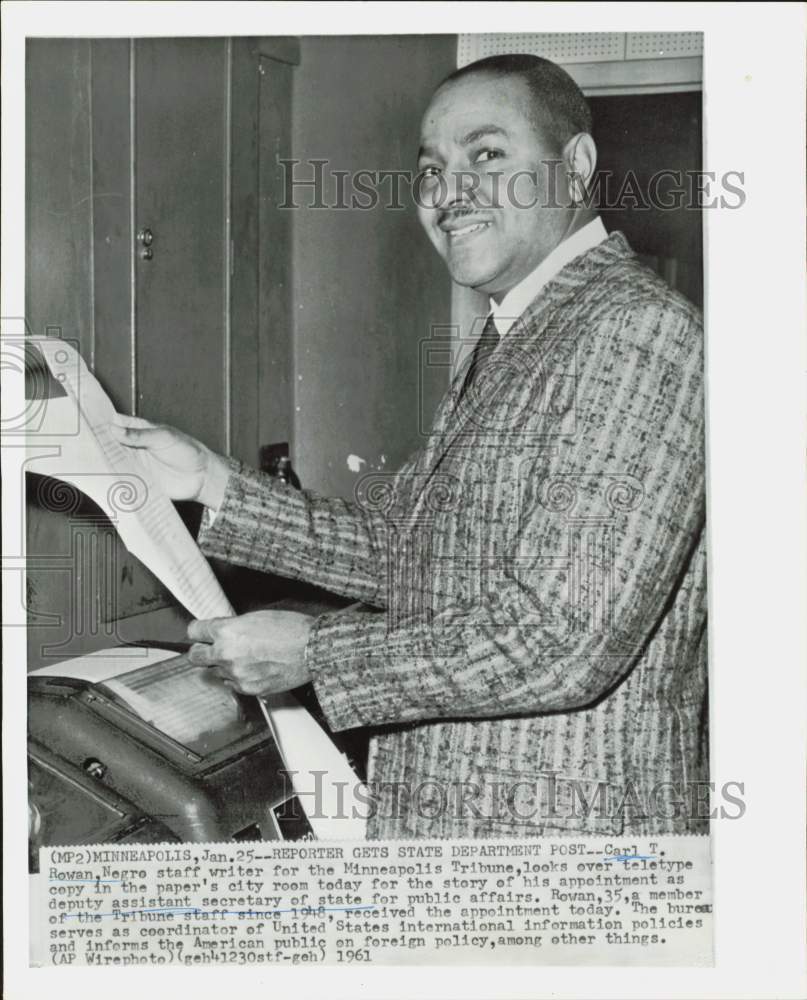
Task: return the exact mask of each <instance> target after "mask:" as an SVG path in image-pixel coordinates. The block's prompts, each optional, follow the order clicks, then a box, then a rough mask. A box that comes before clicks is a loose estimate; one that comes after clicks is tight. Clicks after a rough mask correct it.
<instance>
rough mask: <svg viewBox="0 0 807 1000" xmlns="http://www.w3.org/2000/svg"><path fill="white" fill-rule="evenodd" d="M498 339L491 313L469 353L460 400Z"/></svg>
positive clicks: (494, 348) (477, 375)
mask: <svg viewBox="0 0 807 1000" xmlns="http://www.w3.org/2000/svg"><path fill="white" fill-rule="evenodd" d="M500 340H501V337H500V336H499V331H498V330H497V329H496V324H495V323H494V321H493V313H491V314H490V315H489V316H488V318H487V322H486V323H485V326H484V329H483V330H482V336H481V337H480V338H479V340H478V341H477V342H476V346H475V347H474V350H473V354H472V355H471V363H470V365H469V366H468V371H467V372H466V374H465V381H464V382H463V383H462V388H461V389H460V394H459V399H460V400H462V399H463V398H464V397H465V394H466V393H467V392H468V391H469V390H470V388H471V386H472V385H473V384H474V382H475V381H476V379H477V378H478V377H479V374H480V372H481V371H482V370H483V369H484V367H485V365H486V364H487V361H488V359H489V358H490V355H491V354H492V353H493V352H494V351H495V350H496V347H497V346H498V344H499V341H500Z"/></svg>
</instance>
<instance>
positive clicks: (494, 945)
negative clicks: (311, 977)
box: [31, 837, 712, 966]
mask: <svg viewBox="0 0 807 1000" xmlns="http://www.w3.org/2000/svg"><path fill="white" fill-rule="evenodd" d="M622 840H624V842H621V841H620V842H618V843H617V842H614V841H613V840H607V839H604V838H603V839H602V840H600V839H597V838H590V837H589V838H580V839H568V838H548V839H546V840H542V841H419V842H417V843H414V842H394V843H392V842H378V843H362V844H356V843H342V844H336V843H334V844H324V843H323V844H317V843H314V842H305V843H296V844H291V843H282V842H258V843H249V844H247V843H245V844H237V843H226V844H179V845H177V844H166V845H152V844H143V845H94V846H78V847H63V848H53V847H49V848H43V849H42V850H41V853H40V874H39V875H36V876H32V877H31V964H32V965H34V966H54V965H67V966H76V965H88V966H110V965H121V966H134V965H144V966H157V965H161V966H168V965H173V966H202V965H210V964H227V963H230V964H236V965H259V966H260V965H269V964H276V965H277V964H284V965H304V964H315V963H327V964H339V963H341V964H354V963H382V964H383V963H386V964H396V965H404V964H411V965H422V964H428V963H431V964H485V965H493V964H508V963H509V964H513V963H519V964H544V965H550V964H557V965H562V964H584V965H690V966H692V965H701V966H702V965H710V964H712V897H711V858H710V842H709V838H708V837H658V838H644V839H637V838H622Z"/></svg>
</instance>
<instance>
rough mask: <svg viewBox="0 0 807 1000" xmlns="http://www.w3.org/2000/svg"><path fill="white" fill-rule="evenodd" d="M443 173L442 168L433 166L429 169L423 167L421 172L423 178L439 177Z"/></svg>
mask: <svg viewBox="0 0 807 1000" xmlns="http://www.w3.org/2000/svg"><path fill="white" fill-rule="evenodd" d="M441 173H442V171H441V170H440V168H439V167H436V166H434V165H433V164H432V165H431V166H429V167H421V170H420V176H421V177H439V175H440V174H441Z"/></svg>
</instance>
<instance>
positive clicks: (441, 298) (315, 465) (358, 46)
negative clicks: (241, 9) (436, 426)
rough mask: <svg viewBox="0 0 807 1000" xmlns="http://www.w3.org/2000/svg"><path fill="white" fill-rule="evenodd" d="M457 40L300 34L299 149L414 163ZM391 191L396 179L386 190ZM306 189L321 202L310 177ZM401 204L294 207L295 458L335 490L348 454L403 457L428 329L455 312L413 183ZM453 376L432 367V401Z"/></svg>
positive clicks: (336, 162) (385, 163)
mask: <svg viewBox="0 0 807 1000" xmlns="http://www.w3.org/2000/svg"><path fill="white" fill-rule="evenodd" d="M456 44H457V42H456V36H453V35H443V36H428V35H427V36H422V37H415V36H411V37H406V36H403V37H401V36H398V37H386V38H385V37H356V38H342V39H340V40H339V43H338V44H334V41H333V39H329V38H302V39H301V51H300V65H299V67H298V68H297V70H296V72H295V78H294V117H293V132H292V148H293V150H294V155H295V157H296V158H298V159H300V160H303V161H305V160H311V159H325V160H327V161H328V164H327V166H326V168H325V175H326V176H328V174H329V173H331V172H332V171H334V170H346V171H350V172H351V173H353V172H355V171H358V170H362V169H367V170H373V171H380V170H406V169H408V170H412V171H414V170H415V169H416V164H417V151H418V139H419V132H420V118H421V115H422V113H423V111H424V110H425V108H426V105H427V103H428V101H429V99H430V97H431V94H432V92H433V90H434V88H435V86H436V85H437V84H438V83H439V82H440V81H441V80H442V78H443V77H445V76H447V75H448V73H450V72H451V71H452V70H453V69H454V68H455V66H456ZM295 169H296V171H297V173H295V177H298V176H299V177H301V178H310V177H312V176H313V169H312V168H309V167H307V166H304V165H303V164H300V165H299V166H298V167H296V168H295ZM390 189H391V182H390V181H388V182H387V183H386V184H385V185H383V186H382V187H381V193H382V196H383V194H385V193H387V194H389V193H390ZM346 190H347V195H348V199H349V195H350V193H351V189H350V188H349V187H348V188H346ZM326 191H327V193H326V196H325V199H324V200H325V201H326V203H327V204H331V205H333V204H335V203H337V191H336V184H335V181H334V180H333V177H331V182H330V183H329V185H328V187H327V189H326ZM300 197H301V201H302V203H304V204H310V202H311V200H312V196H311V194H310V192H308V191H306V190H305V189H300ZM363 200H365V201H366V199H363ZM400 203H401V204H403V205H404V206H406V207H405V208H402V209H397V210H396V209H393V208H389V207H385V206H384V205H383V204H379V205H378V206H377V207H375V208H373V209H372V210H368V211H361V210H353V211H347V210H344V209H337V208H331V209H314V208H307V209H306V208H303V209H300V210H298V211H295V213H294V222H293V230H294V265H293V279H294V296H293V298H294V305H295V308H294V370H295V379H296V380H295V385H294V405H295V414H294V457H295V462H296V466H297V469H298V472H299V475H300V478H301V480H302V482H303V485H304V486H309V485H310V486H311V487H312V488H314V489H317V490H320V491H324V492H326V493H334V494H341V495H344V496H350V495H351V494H352V491H353V487H354V484H355V482H356V480H357V478H358V475H357V473H355V472H352V471H351V470H350V469H349V467H348V465H347V460H348V456H350V455H355V456H357V457H359V458H363V459H364V460H365V462H366V463H367V464H366V465H364V466H362V469H363V471H365V472H366V471H368V470H370V469H373V468H375V469H378V468H386V469H395V468H396V467H397V466H398V465H400V464H401V462H402V461H403V459H404V458H406V456H407V455H408V454H409V453H410V452H411V451H412V450H413V449H414V448H415V447H417V445H418V441H419V435H418V413H419V398H418V393H419V391H420V390H419V372H420V371H421V368H420V364H419V341H420V340H421V339H423V338H426V337H428V336H429V332H430V329H431V326H432V324H443V325H445V324H448V323H449V322H450V319H451V290H450V284H451V283H450V279H449V277H448V273H447V271H446V269H445V266H444V264H443V263H442V261H441V260H440V259H439V257H438V256H437V254H436V252H435V251H434V249H433V248H432V246H431V243H430V242H429V240H428V238H427V237H426V235H425V233H423V232H422V231H421V229H420V225H419V223H418V221H417V218H416V213H415V208H414V205H413V204H412V203H411V196H407V193H406V189H405V187H404V186H403V185H402V186H401V197H400ZM447 375H448V373H447V372H446V370H445V369H442V370H431V371H425V373H424V377H423V381H422V385H421V387H420V388H422V391H423V411H424V413H428V414H429V415H430V414H432V413H433V411H434V408H435V406H436V404H437V401H438V399H439V397H440V395H441V394H442V392H443V391H444V390H445V387H446V384H447Z"/></svg>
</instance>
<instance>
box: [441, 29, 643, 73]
mask: <svg viewBox="0 0 807 1000" xmlns="http://www.w3.org/2000/svg"><path fill="white" fill-rule="evenodd" d="M653 37H655V36H653ZM504 52H527V53H529V54H530V55H535V56H543V57H544V58H545V59H551V60H552V62H557V63H565V64H567V65H568V64H571V63H582V62H586V63H588V62H612V61H615V60H619V59H624V58H625V35H624V33H622V32H613V31H588V32H573V31H570V32H552V31H547V32H543V33H539V34H516V33H510V32H502V33H500V34H478V35H460V37H459V45H458V52H457V55H458V59H457V62H458V65H459V66H465V65H466V64H467V63H469V62H474V61H475V60H477V59H484V58H485V56H494V55H499V54H501V53H504Z"/></svg>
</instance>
